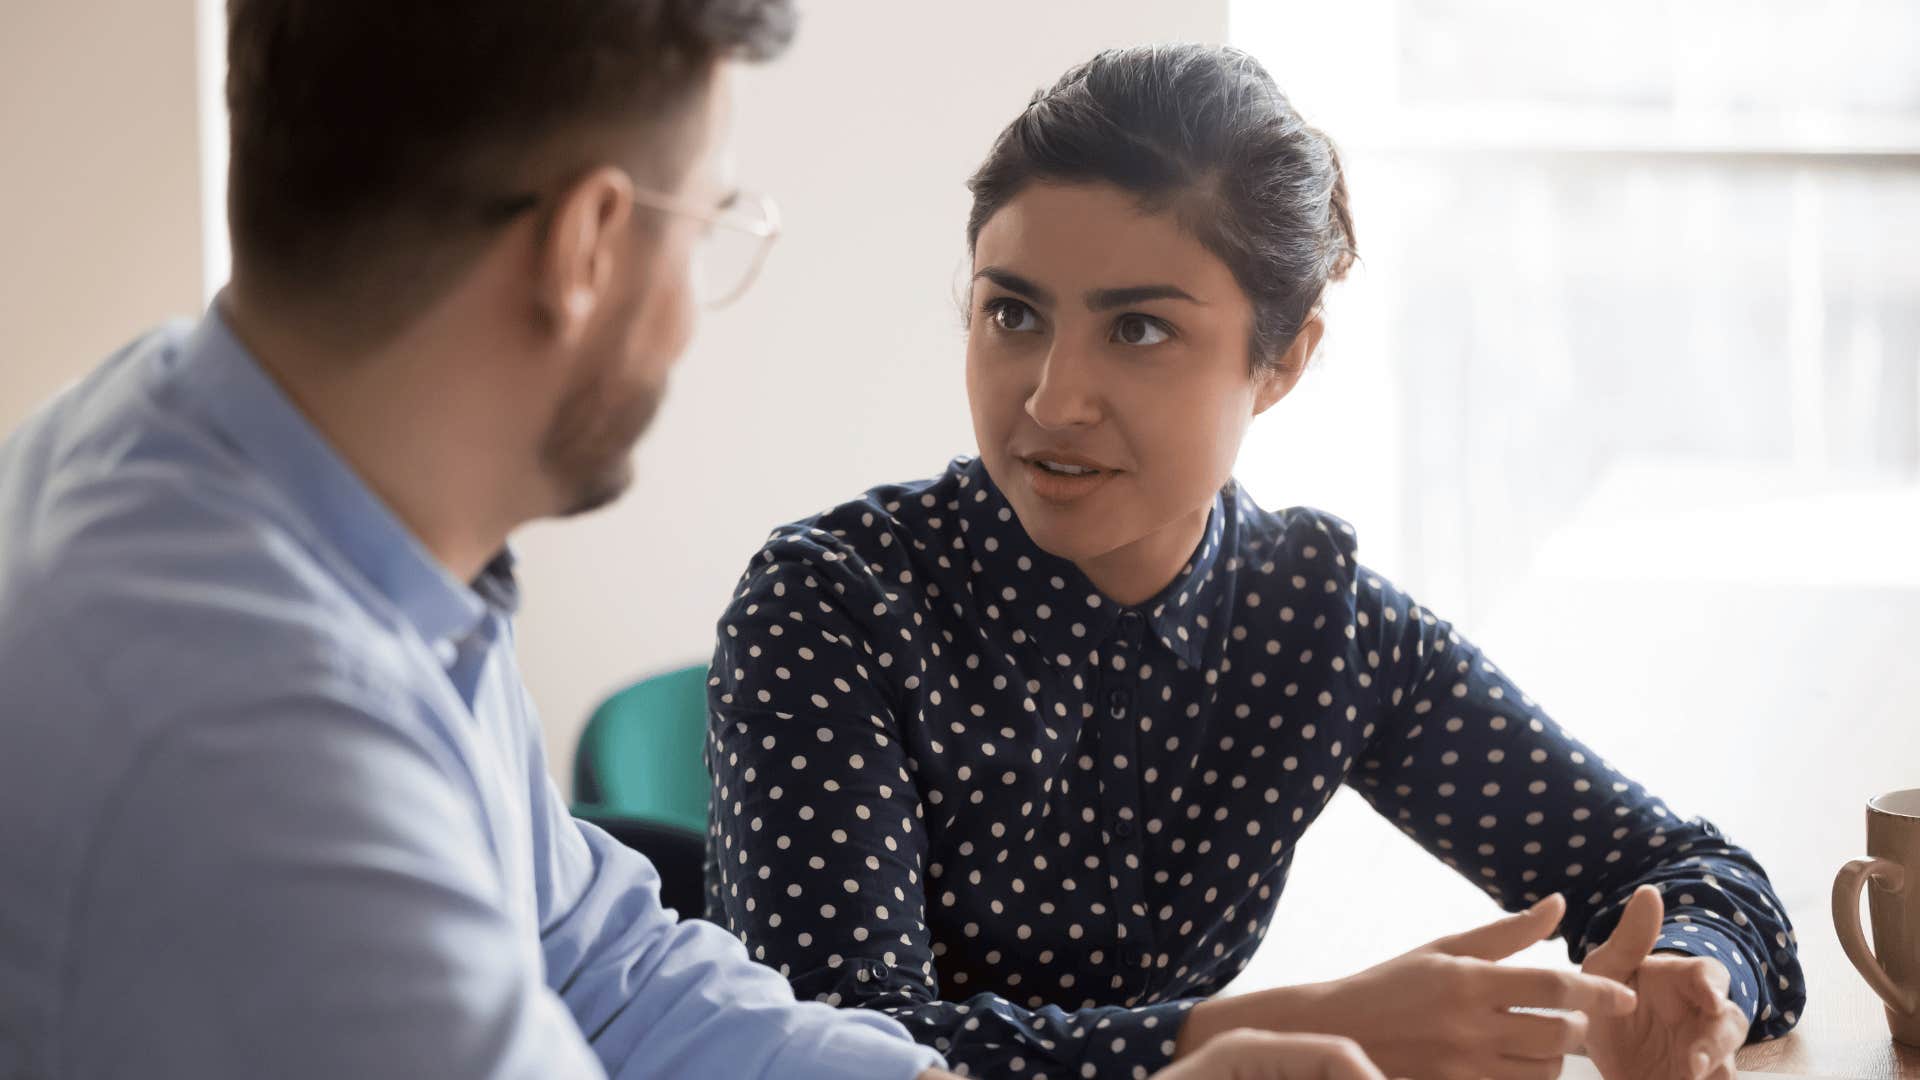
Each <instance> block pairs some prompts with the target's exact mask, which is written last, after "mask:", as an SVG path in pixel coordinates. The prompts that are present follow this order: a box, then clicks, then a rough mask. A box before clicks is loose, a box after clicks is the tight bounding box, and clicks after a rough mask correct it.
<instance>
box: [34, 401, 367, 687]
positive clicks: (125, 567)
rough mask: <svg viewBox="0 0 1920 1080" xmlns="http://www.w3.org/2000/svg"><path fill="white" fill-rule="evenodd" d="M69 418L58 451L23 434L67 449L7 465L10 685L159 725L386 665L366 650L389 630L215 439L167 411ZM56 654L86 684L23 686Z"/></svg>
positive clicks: (273, 495) (84, 405) (273, 496)
mask: <svg viewBox="0 0 1920 1080" xmlns="http://www.w3.org/2000/svg"><path fill="white" fill-rule="evenodd" d="M72 407H73V409H74V414H72V415H68V416H64V417H60V418H58V419H59V420H60V421H62V422H63V424H64V425H65V429H64V430H62V431H60V432H59V433H58V434H57V437H56V436H55V435H54V434H53V433H51V432H29V433H27V434H29V435H30V436H32V437H34V438H35V439H37V441H38V442H39V443H40V444H41V445H43V446H50V445H52V444H54V443H56V442H57V443H58V444H60V445H59V447H57V448H55V449H52V450H48V451H45V452H43V453H42V455H41V457H42V460H41V461H40V462H39V463H37V464H35V465H32V466H27V465H24V464H23V463H22V462H20V461H18V460H4V459H0V472H11V473H14V474H15V475H13V476H12V477H11V478H10V479H11V481H12V483H11V487H12V489H13V491H12V495H13V497H12V498H10V499H8V500H7V503H8V505H7V507H6V509H7V511H8V513H9V514H11V515H15V520H14V521H13V522H12V523H11V524H10V525H8V526H6V527H5V531H4V533H3V534H0V598H4V601H5V602H4V603H0V683H6V684H8V685H19V684H20V683H22V682H40V683H41V684H42V688H43V692H45V693H48V694H51V695H54V696H56V697H57V696H59V695H61V694H62V693H64V692H68V691H71V692H73V693H75V694H84V695H88V696H98V695H101V694H106V695H109V696H112V697H114V698H117V699H119V700H120V701H121V702H122V706H121V707H122V708H123V709H125V710H128V711H132V712H158V711H165V710H167V709H170V708H177V709H187V708H194V707H203V706H208V705H213V704H217V703H218V702H221V701H224V700H227V699H230V698H235V697H244V696H245V695H246V694H248V693H251V692H253V691H254V690H255V689H257V688H258V687H259V686H260V685H261V684H262V683H263V682H264V681H267V680H268V679H269V678H270V677H272V676H277V677H279V678H281V679H285V678H288V677H290V676H291V673H292V672H294V671H307V672H316V671H328V672H332V673H334V674H337V675H339V676H342V677H347V676H351V675H353V674H354V673H355V672H356V671H358V672H359V673H360V675H361V676H362V677H364V675H365V674H366V672H365V669H366V668H367V667H368V666H369V665H370V664H374V665H377V662H378V660H379V658H380V657H381V656H382V655H383V654H384V653H387V652H390V651H391V650H386V649H383V648H382V646H381V643H379V642H378V641H369V640H368V639H369V637H370V636H374V637H377V636H378V635H379V634H380V633H381V632H382V631H383V630H385V629H386V627H384V626H383V625H382V621H381V615H380V613H379V612H378V611H377V610H375V608H374V607H373V606H372V605H370V604H368V603H366V602H365V601H364V597H363V596H362V595H361V593H360V592H358V591H357V590H356V589H355V587H354V586H353V584H352V582H351V580H350V575H348V574H346V573H344V572H343V570H342V568H341V567H340V566H339V563H338V559H337V556H334V555H331V554H330V553H329V552H328V550H327V548H326V547H325V545H324V544H323V543H320V542H319V541H318V540H317V538H316V537H315V535H314V533H313V531H312V529H311V528H310V527H309V526H308V525H307V523H306V522H305V521H304V520H303V519H302V517H301V515H300V514H299V512H298V511H297V510H296V509H295V508H294V506H293V505H292V503H291V502H290V501H289V500H287V499H286V498H284V497H283V496H282V495H281V494H280V493H279V492H278V491H276V490H275V489H274V488H273V487H272V486H271V485H269V484H267V483H266V482H265V481H264V480H262V479H261V478H260V477H259V476H258V475H257V474H255V473H253V472H252V471H251V470H249V469H248V468H246V466H245V464H244V462H243V461H241V460H239V459H238V458H237V456H236V455H235V454H233V453H232V452H231V451H230V449H228V448H227V447H225V446H223V445H222V444H220V443H219V441H218V440H217V439H214V438H212V437H210V436H207V435H205V434H204V433H203V432H198V431H195V430H194V429H193V428H192V427H191V426H190V425H184V424H181V423H178V422H176V420H175V418H172V417H170V416H168V415H166V414H165V412H164V411H162V410H157V409H145V410H143V409H140V408H134V407H121V408H117V409H110V410H98V409H97V406H96V404H95V403H90V402H77V403H75V404H74V405H73V406H72ZM90 407H94V408H96V412H95V414H94V415H91V416H89V415H86V413H87V410H88V409H89V408H90ZM109 425H112V426H113V427H114V428H115V430H113V431H111V432H110V431H109V430H108V427H109ZM89 441H91V442H92V443H93V444H94V445H93V446H92V447H91V448H88V449H76V448H77V447H81V446H82V445H83V444H86V443H88V442H89ZM9 456H11V455H9ZM29 469H30V470H31V471H32V472H33V473H34V475H31V476H27V475H23V474H24V473H26V472H27V471H29ZM49 649H57V650H58V652H59V653H60V654H61V657H62V663H61V664H60V665H58V666H60V667H63V668H69V669H71V670H72V671H74V672H75V673H77V675H78V677H81V678H83V679H84V681H85V683H86V685H85V686H76V687H70V688H65V689H64V690H63V688H61V687H59V686H57V685H51V684H50V683H49V680H48V679H47V678H45V677H44V673H43V677H41V678H32V677H30V673H28V672H25V671H20V670H17V669H18V668H19V667H20V666H21V665H34V664H37V663H38V662H37V661H36V660H35V659H34V657H36V656H41V655H44V654H45V653H46V652H47V651H48V650H49ZM49 704H51V703H49Z"/></svg>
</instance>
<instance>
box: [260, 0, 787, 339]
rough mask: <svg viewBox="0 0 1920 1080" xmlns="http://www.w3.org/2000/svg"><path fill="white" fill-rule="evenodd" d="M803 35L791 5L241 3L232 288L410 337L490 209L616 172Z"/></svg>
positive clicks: (474, 247) (517, 0)
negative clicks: (751, 66) (726, 77)
mask: <svg viewBox="0 0 1920 1080" xmlns="http://www.w3.org/2000/svg"><path fill="white" fill-rule="evenodd" d="M793 25H794V13H793V9H792V6H791V0H463V2H461V3H447V2H444V0H442V2H438V3H435V2H430V0H228V3H227V29H228V33H227V107H228V110H229V112H230V114H231V133H232V154H231V159H230V166H229V174H228V220H229V224H230V227H231V230H232V238H233V248H234V263H235V272H236V277H238V278H241V279H242V280H250V281H253V282H256V283H258V284H260V285H262V286H264V287H265V289H266V290H267V291H269V292H272V293H277V294H281V295H284V296H295V295H301V296H306V297H312V296H314V295H316V294H317V295H319V296H321V297H325V298H328V299H330V300H331V299H337V300H341V301H346V302H349V303H352V304H354V305H355V307H356V313H355V314H356V321H359V322H362V325H363V326H367V325H371V324H383V325H390V324H392V323H394V322H397V321H399V320H401V319H403V318H404V317H405V316H407V315H410V314H412V313H413V312H414V311H416V310H418V309H419V308H420V307H423V306H425V305H426V304H427V303H429V302H430V301H432V300H433V299H435V298H437V297H438V296H439V295H440V294H441V293H442V292H444V290H445V289H446V288H447V287H449V286H450V285H451V284H452V282H453V280H454V279H455V278H456V277H457V276H458V274H459V272H460V271H462V270H463V269H464V268H465V267H466V266H467V265H468V263H469V262H470V261H471V259H472V258H473V257H474V256H475V255H476V254H477V253H478V251H479V250H480V248H481V247H482V246H483V245H484V243H485V242H486V240H487V237H488V234H489V229H490V226H489V222H488V218H487V214H486V210H487V207H488V205H489V204H490V203H491V202H494V201H496V200H499V199H502V198H504V197H509V196H514V195H518V194H521V193H523V192H527V191H530V190H532V189H534V188H536V187H537V186H539V185H542V184H552V183H556V182H561V181H564V180H565V179H567V176H566V171H567V170H580V169H585V168H587V167H590V166H592V165H594V164H599V163H602V162H608V161H611V160H612V158H613V155H614V154H615V153H616V152H617V148H618V147H619V145H620V144H621V140H622V139H625V140H628V141H630V140H631V138H632V135H633V133H635V132H643V131H646V130H647V129H648V125H650V124H651V125H662V124H664V123H666V122H667V121H669V120H671V119H673V118H674V117H676V116H678V115H679V114H680V113H681V111H682V110H683V109H684V108H685V107H686V106H687V105H688V103H689V102H691V101H693V100H695V99H696V98H697V97H698V91H699V90H700V89H701V88H702V87H704V86H706V85H707V81H706V78H707V73H708V72H709V71H710V70H711V67H712V65H713V63H714V62H716V61H718V60H721V59H728V58H736V57H737V58H741V59H748V60H762V59H767V58H770V57H772V56H774V55H775V54H777V53H779V52H780V51H781V50H782V49H783V48H785V46H786V44H787V43H788V41H789V40H790V39H791V37H792V35H793ZM666 149H667V148H665V147H663V148H662V150H663V153H662V154H661V155H660V156H661V157H662V158H663V159H664V158H666V157H668V156H669V155H667V154H666V153H664V151H665V150H666ZM643 164H644V163H643ZM653 164H654V165H655V166H658V167H659V168H661V169H666V168H668V167H669V166H668V163H667V162H666V161H665V160H661V161H656V162H654V163H653ZM641 179H642V180H643V182H644V180H645V179H647V178H641ZM652 179H653V180H654V181H655V182H675V183H677V182H678V180H679V177H678V176H677V175H670V176H666V177H661V176H655V177H653V178H652ZM366 308H373V309H385V310H366Z"/></svg>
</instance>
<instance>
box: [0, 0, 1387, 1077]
mask: <svg viewBox="0 0 1920 1080" xmlns="http://www.w3.org/2000/svg"><path fill="white" fill-rule="evenodd" d="M228 15H229V24H230V25H229V35H230V36H229V42H228V61H229V67H230V72H229V78H228V85H227V96H228V105H229V108H230V111H231V114H232V129H231V130H232V154H231V178H230V190H231V201H230V207H229V212H230V219H231V225H232V236H233V243H234V276H233V280H232V282H231V283H230V285H229V286H228V288H227V289H226V290H225V291H224V292H223V293H222V295H221V297H220V299H219V300H218V302H217V303H216V304H215V305H214V308H213V310H211V311H210V312H208V313H207V315H206V316H205V317H204V318H203V319H201V320H200V321H199V322H198V323H197V324H194V325H187V324H178V325H172V326H168V327H166V328H164V329H161V330H158V331H156V332H154V333H152V334H150V335H148V336H146V337H143V338H141V339H139V340H138V341H136V342H134V343H133V344H132V345H130V346H128V347H127V348H125V349H124V350H122V351H121V352H120V353H119V354H117V355H115V356H114V357H112V358H110V359H109V360H108V361H107V362H106V363H105V364H103V365H102V366H101V367H100V368H99V369H97V370H96V371H95V372H94V373H93V374H92V375H91V376H90V377H88V378H87V379H86V380H84V381H83V382H82V383H80V384H79V385H78V386H77V387H75V388H74V389H72V390H71V391H69V392H68V393H66V394H64V395H62V396H61V397H59V398H58V399H56V400H55V401H53V402H52V403H50V404H49V405H48V406H47V407H46V408H45V409H44V410H42V411H41V413H40V414H39V415H38V416H36V417H35V418H34V419H33V420H31V421H30V422H29V423H28V424H27V425H26V426H25V427H23V428H22V429H21V430H19V431H18V432H16V433H15V434H13V435H12V436H11V438H10V439H9V440H8V441H7V442H6V443H5V445H4V446H3V447H0V686H4V687H5V688H6V702H7V704H6V708H5V712H4V716H0V1077H12V1076H25V1077H59V1078H67V1077H108V1076H141V1077H154V1076H162V1077H164V1076H194V1077H264V1076H274V1077H315V1078H320V1077H328V1078H332V1077H381V1076H395V1077H401V1076H404V1077H428V1076H448V1077H591V1076H599V1075H603V1074H605V1073H612V1074H616V1075H621V1076H628V1075H673V1076H692V1077H758V1076H779V1077H798V1078H811V1077H822V1078H824V1077H829V1076H832V1077H842V1076H844V1077H874V1078H886V1080H908V1078H911V1077H914V1076H916V1075H925V1076H935V1075H944V1074H938V1073H937V1072H935V1070H937V1069H938V1067H939V1065H940V1061H939V1058H938V1056H937V1055H936V1054H935V1053H934V1052H932V1051H931V1050H927V1049H924V1048H921V1047H918V1046H916V1045H915V1044H913V1043H912V1042H911V1041H909V1040H908V1039H907V1038H906V1036H905V1032H904V1031H903V1030H902V1029H901V1028H900V1027H899V1026H898V1025H897V1024H895V1023H894V1022H892V1021H891V1020H888V1019H886V1018H884V1017H881V1016H879V1015H877V1014H874V1013H870V1012H852V1011H849V1012H840V1011H836V1010H833V1009H829V1008H827V1007H826V1006H824V1005H820V1004H815V1003H805V1004H802V1003H797V1002H795V1001H794V1000H793V998H792V997H791V993H790V991H789V990H788V988H787V986H786V983H785V981H784V980H782V979H781V978H780V977H779V976H778V975H776V974H775V973H773V972H771V971H769V970H766V969H763V968H760V967H757V966H755V965H754V964H752V963H751V962H750V961H749V960H748V958H747V956H746V955H745V953H744V951H743V950H742V948H741V947H740V946H739V945H738V943H737V942H735V941H734V940H733V939H732V938H730V937H728V936H727V935H726V934H725V933H724V932H722V931H721V930H719V929H718V928H717V927H715V926H712V925H710V924H707V923H703V922H699V921H688V922H679V921H677V919H676V917H675V915H674V913H673V912H671V911H667V910H663V909H662V908H661V907H660V905H659V901H658V890H657V879H656V877H655V875H654V873H653V870H652V868H651V867H650V866H649V865H648V864H647V862H646V861H645V860H644V859H642V858H640V857H639V856H637V855H635V854H633V853H631V852H629V851H626V850H625V849H622V848H620V847H619V846H618V845H617V844H615V843H614V842H613V841H612V840H610V839H609V838H608V837H607V836H606V835H605V834H604V833H602V832H600V831H599V830H597V829H595V828H593V827H591V826H588V825H583V824H579V823H576V822H574V821H573V820H572V819H571V818H569V817H568V815H567V812H566V809H565V807H564V805H563V804H562V802H561V800H560V798H559V796H558V795H557V793H556V792H555V790H554V788H553V787H552V785H551V784H550V783H549V782H548V780H547V765H546V761H545V760H544V756H543V754H542V751H541V742H540V739H539V737H538V731H537V723H536V720H535V717H534V713H533V710H532V707H531V704H530V703H529V702H528V700H527V697H526V694H525V691H524V689H523V687H522V685H521V682H520V679H519V676H518V673H517V671H516V668H515V662H514V658H513V646H512V634H513V631H512V628H511V616H512V613H513V610H514V606H515V597H516V593H515V585H514V580H513V574H512V560H511V557H510V556H509V555H508V554H506V542H507V539H508V537H509V534H510V533H511V532H512V531H513V530H514V529H515V528H516V527H518V526H519V525H521V524H523V523H525V522H527V521H530V520H533V519H536V518H541V517H550V516H560V515H568V514H574V513H579V512H582V511H585V510H588V509H591V508H593V507H596V506H599V505H601V504H604V503H605V502H607V501H608V500H610V499H612V498H614V497H615V496H616V495H617V494H619V492H620V491H621V489H622V488H623V487H625V486H626V484H627V482H628V479H629V469H630V465H629V451H630V450H631V448H632V445H633V443H634V441H635V440H636V439H637V438H638V437H639V435H640V433H641V432H642V431H643V430H644V429H645V428H646V426H647V422H648V420H649V418H650V417H651V416H652V414H653V412H654V409H655V407H656V406H657V405H658V403H659V400H660V397H661V394H662V392H663V390H664V387H665V383H666V379H667V373H668V369H669V368H670V366H671V365H672V363H673V362H674V360H675V359H676V358H677V357H678V356H679V354H680V353H681V351H682V349H683V347H684V346H685V344H686V341H687V339H688V336H689V334H690V333H691V329H692V323H693V315H692V308H693V302H694V299H695V297H694V295H693V293H694V289H695V286H696V282H695V280H694V277H693V274H692V268H691V267H692V262H693V259H692V254H693V249H694V248H695V247H696V246H697V245H698V244H699V243H700V241H701V240H702V238H703V236H704V235H705V234H706V232H707V231H708V230H711V229H740V230H744V231H746V232H748V233H751V234H753V235H755V236H757V237H760V238H762V239H766V238H770V236H771V228H770V224H771V223H770V221H769V220H767V219H765V218H756V217H755V216H753V215H752V214H751V213H749V212H746V211H743V210H739V209H737V208H734V207H732V206H731V205H730V204H731V203H732V202H733V201H734V200H733V197H732V193H731V192H730V190H729V189H728V188H727V187H726V185H725V183H724V181H723V178H722V177H720V176H719V175H718V174H717V171H716V162H717V161H718V160H719V159H720V157H721V155H720V153H719V149H720V146H721V143H722V141H723V140H722V132H723V123H724V117H725V115H726V111H727V85H728V84H727V79H728V75H727V73H728V70H729V68H730V66H731V64H732V62H733V61H735V60H736V59H762V58H766V57H768V56H771V55H772V54H774V53H776V52H778V51H779V50H780V49H781V48H782V47H783V46H784V44H785V42H786V40H787V38H788V36H789V35H790V33H791V28H792V16H791V13H790V11H789V8H788V6H787V4H786V3H785V2H784V0H712V2H707V3H699V2H692V0H541V2H539V3H529V2H526V0H517V2H516V0H469V2H467V3H465V4H461V5H457V6H453V7H449V6H447V5H437V4H425V3H420V2H417V0H414V2H404V0H231V3H230V5H229V13H228ZM735 269H737V270H740V271H741V273H740V274H738V275H736V276H735V277H734V278H733V279H731V280H729V281H725V282H720V283H719V291H720V292H731V291H734V290H736V289H737V288H738V287H739V286H741V285H743V284H744V278H745V276H746V274H749V273H750V272H751V267H750V266H747V267H736V268H735ZM1235 1055H1237V1056H1235ZM1210 1060H1211V1061H1212V1063H1213V1064H1214V1065H1216V1066H1219V1067H1223V1068H1225V1067H1239V1066H1237V1065H1235V1064H1234V1063H1235V1062H1252V1061H1257V1062H1259V1063H1262V1064H1261V1066H1260V1067H1261V1070H1262V1071H1261V1072H1260V1073H1259V1075H1275V1076H1278V1075H1283V1074H1281V1073H1279V1072H1271V1073H1270V1072H1268V1071H1266V1070H1268V1069H1272V1068H1278V1067H1280V1066H1279V1065H1276V1064H1274V1063H1276V1062H1282V1061H1291V1062H1304V1063H1309V1064H1310V1065H1311V1067H1312V1068H1314V1069H1315V1070H1322V1069H1324V1070H1325V1073H1324V1075H1328V1076H1342V1077H1346V1076H1354V1077H1360V1076H1377V1073H1372V1072H1371V1070H1370V1069H1368V1068H1367V1067H1366V1066H1365V1065H1364V1062H1361V1061H1358V1060H1356V1058H1355V1052H1354V1051H1353V1050H1352V1048H1351V1046H1350V1045H1343V1044H1339V1043H1294V1042H1287V1041H1285V1040H1279V1041H1274V1040H1271V1039H1267V1040H1251V1039H1241V1040H1236V1041H1234V1042H1232V1043H1231V1044H1229V1045H1227V1047H1226V1049H1224V1050H1222V1051H1221V1052H1220V1054H1218V1055H1216V1056H1215V1057H1214V1058H1213V1059H1210ZM1192 1064H1193V1065H1194V1066H1195V1067H1199V1066H1203V1065H1205V1064H1207V1062H1205V1061H1201V1060H1199V1059H1196V1061H1195V1062H1194V1063H1192ZM1189 1074H1190V1075H1202V1074H1201V1073H1199V1072H1194V1071H1193V1070H1192V1069H1189ZM1321 1074H1322V1073H1321V1072H1319V1071H1316V1072H1314V1073H1313V1074H1312V1075H1321ZM1246 1075H1253V1073H1251V1072H1249V1073H1247V1074H1246ZM1295 1075H1308V1074H1307V1073H1297V1074H1295Z"/></svg>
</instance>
